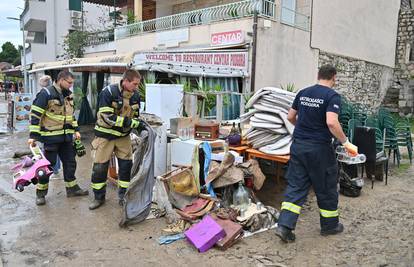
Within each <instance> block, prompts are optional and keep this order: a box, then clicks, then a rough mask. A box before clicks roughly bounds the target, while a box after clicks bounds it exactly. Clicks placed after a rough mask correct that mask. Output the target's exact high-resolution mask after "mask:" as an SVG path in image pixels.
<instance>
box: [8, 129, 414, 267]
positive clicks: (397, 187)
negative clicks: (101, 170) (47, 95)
mask: <svg viewBox="0 0 414 267" xmlns="http://www.w3.org/2000/svg"><path fill="white" fill-rule="evenodd" d="M85 137H89V138H90V136H86V135H85ZM26 138H27V133H19V134H14V135H1V136H0V148H1V149H0V259H1V260H0V266H1V265H2V264H3V265H4V266H414V167H413V166H412V165H410V164H409V162H408V160H407V159H403V163H402V165H401V167H400V168H399V169H397V168H396V167H393V165H392V164H391V175H390V177H389V184H388V186H385V185H384V183H382V182H377V183H376V184H375V187H374V189H371V187H370V184H369V183H368V181H366V185H365V187H364V188H363V191H362V195H361V196H360V197H358V198H348V197H344V196H340V213H341V221H342V222H343V224H344V225H345V231H344V233H343V234H341V235H338V236H330V237H322V236H320V235H319V230H320V229H319V215H318V208H317V206H316V200H315V196H314V195H313V194H311V195H310V197H309V201H308V203H307V204H306V205H305V207H304V208H303V213H302V215H301V217H300V219H299V222H298V227H297V230H296V234H297V241H296V242H295V243H293V244H288V245H286V244H283V243H281V241H280V240H279V239H278V238H277V237H276V236H275V235H274V233H273V231H268V232H264V233H261V234H258V235H255V236H252V237H249V238H246V239H244V240H242V241H241V242H239V243H238V244H236V245H234V246H233V247H231V248H230V249H228V250H227V251H219V250H216V249H211V250H209V251H208V252H206V253H203V254H200V253H198V252H197V251H196V250H195V249H193V247H192V246H190V245H189V244H188V243H187V242H186V241H184V240H181V241H178V242H175V243H173V244H170V245H164V246H160V245H158V243H157V242H156V239H157V238H158V237H159V236H160V235H162V232H161V229H162V228H163V227H164V226H165V221H164V219H163V218H161V219H156V220H147V221H145V222H143V223H141V224H138V225H134V226H130V227H128V228H126V229H120V228H119V227H118V222H119V220H120V208H119V206H118V203H117V200H116V198H115V189H114V188H112V189H109V191H110V192H109V195H108V197H107V198H108V201H107V204H106V205H105V206H104V207H102V208H101V209H98V210H96V211H92V212H91V211H89V210H88V203H89V201H88V200H89V199H88V198H86V197H85V198H75V199H67V198H66V196H65V189H64V183H63V180H61V179H55V180H51V184H50V191H49V194H48V196H47V205H46V206H43V207H37V206H36V205H35V204H34V202H35V194H34V187H33V186H30V187H28V188H27V189H26V190H25V191H24V192H22V193H20V192H17V191H15V190H12V188H11V181H12V179H11V173H10V171H9V167H10V166H11V165H12V164H13V163H15V162H17V161H15V160H12V159H11V155H12V154H13V152H14V151H15V150H19V149H22V148H24V147H25V142H26ZM78 163H79V167H78V170H77V177H78V178H79V183H80V184H81V185H82V186H84V187H88V186H89V183H90V182H89V178H90V174H91V161H90V158H89V153H88V156H86V157H84V158H82V159H81V160H79V161H78ZM265 187H266V189H264V190H263V192H261V194H259V196H260V197H261V198H265V199H262V201H263V202H265V203H272V204H273V205H274V206H276V207H280V199H281V198H280V192H281V191H282V190H283V185H276V184H275V183H274V181H273V180H272V179H271V178H269V179H268V180H267V181H266V185H265Z"/></svg>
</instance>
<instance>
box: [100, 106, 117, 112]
mask: <svg viewBox="0 0 414 267" xmlns="http://www.w3.org/2000/svg"><path fill="white" fill-rule="evenodd" d="M98 112H114V109H113V108H110V107H101V108H99V110H98Z"/></svg>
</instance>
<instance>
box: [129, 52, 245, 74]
mask: <svg viewBox="0 0 414 267" xmlns="http://www.w3.org/2000/svg"><path fill="white" fill-rule="evenodd" d="M247 56H248V54H247V52H216V51H215V52H159V53H158V52H148V53H138V54H136V55H135V57H134V64H136V65H139V64H148V63H160V64H173V65H181V64H182V65H187V66H191V65H194V66H202V67H205V68H233V69H239V70H244V71H247V66H248V57H247Z"/></svg>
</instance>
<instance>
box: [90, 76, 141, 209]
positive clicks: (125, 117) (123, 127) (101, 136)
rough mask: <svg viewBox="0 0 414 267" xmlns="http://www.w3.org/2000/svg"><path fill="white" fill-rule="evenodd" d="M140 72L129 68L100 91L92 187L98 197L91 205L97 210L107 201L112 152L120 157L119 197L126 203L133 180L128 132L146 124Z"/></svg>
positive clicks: (121, 201)
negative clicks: (141, 113)
mask: <svg viewBox="0 0 414 267" xmlns="http://www.w3.org/2000/svg"><path fill="white" fill-rule="evenodd" d="M140 79H141V76H140V74H139V73H138V72H137V71H135V70H127V71H126V72H125V73H124V74H123V77H122V80H121V81H120V82H119V84H111V85H109V86H107V87H105V88H104V89H103V90H102V92H101V93H100V94H99V110H98V114H97V121H96V125H95V139H94V140H93V141H92V150H93V154H94V155H95V156H94V164H93V170H92V189H93V192H94V194H95V198H94V200H93V201H92V203H91V204H90V206H89V209H91V210H94V209H97V208H99V207H100V206H101V205H103V204H104V203H105V193H106V179H107V173H108V166H109V161H110V159H111V156H112V153H113V152H114V153H115V156H116V157H117V159H118V167H119V170H118V197H119V204H120V205H121V206H122V205H123V203H124V196H125V192H126V190H127V188H128V185H129V182H130V180H131V167H132V146H131V139H130V137H129V133H130V132H131V129H133V128H136V129H138V130H139V131H140V130H141V128H142V127H143V124H142V122H141V121H140V120H139V119H138V117H139V103H140V97H139V93H138V91H137V88H138V85H139V83H140Z"/></svg>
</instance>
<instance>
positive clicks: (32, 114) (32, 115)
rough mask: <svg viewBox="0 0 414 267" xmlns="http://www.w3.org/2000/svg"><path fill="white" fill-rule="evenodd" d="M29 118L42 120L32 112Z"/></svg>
mask: <svg viewBox="0 0 414 267" xmlns="http://www.w3.org/2000/svg"><path fill="white" fill-rule="evenodd" d="M29 116H30V120H32V117H35V118H37V119H39V120H40V119H41V118H42V117H40V116H38V115H36V113H33V112H31V113H30V115H29Z"/></svg>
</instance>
